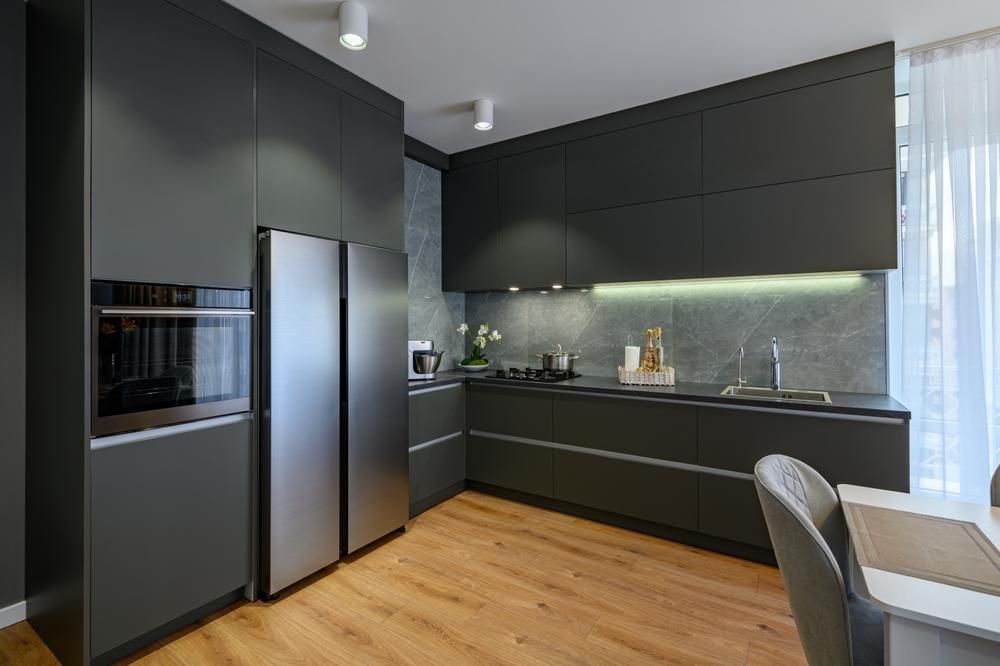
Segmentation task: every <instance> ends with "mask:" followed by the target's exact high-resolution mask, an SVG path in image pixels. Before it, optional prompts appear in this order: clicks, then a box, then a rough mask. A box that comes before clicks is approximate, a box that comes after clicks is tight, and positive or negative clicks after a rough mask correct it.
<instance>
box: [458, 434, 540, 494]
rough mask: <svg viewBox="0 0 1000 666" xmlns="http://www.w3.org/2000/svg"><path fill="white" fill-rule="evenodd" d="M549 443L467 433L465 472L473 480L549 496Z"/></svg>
mask: <svg viewBox="0 0 1000 666" xmlns="http://www.w3.org/2000/svg"><path fill="white" fill-rule="evenodd" d="M552 455H553V451H552V448H551V447H548V446H541V445H539V444H527V443H524V442H517V441H511V440H509V439H500V438H496V437H489V436H487V435H473V434H470V435H469V438H468V444H467V447H466V456H467V458H466V474H467V475H468V478H469V479H470V480H472V481H478V482H480V483H488V484H489V485H491V486H498V487H500V488H508V489H510V490H519V491H521V492H523V493H530V494H532V495H538V496H540V497H552V496H553V493H552Z"/></svg>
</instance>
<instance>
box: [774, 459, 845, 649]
mask: <svg viewBox="0 0 1000 666" xmlns="http://www.w3.org/2000/svg"><path fill="white" fill-rule="evenodd" d="M754 483H755V485H756V486H757V495H758V496H759V497H760V505H761V508H762V509H763V511H764V519H765V520H766V521H767V531H768V533H769V534H770V535H771V544H772V545H773V546H774V554H775V557H776V558H777V560H778V568H779V569H780V570H781V577H782V579H783V580H784V581H785V588H786V590H787V592H788V598H789V602H790V604H791V607H792V616H793V617H794V618H795V627H796V629H797V630H798V632H799V638H800V639H801V641H802V647H803V649H804V650H805V653H806V658H807V659H808V660H809V663H810V664H811V665H812V666H817V665H826V664H830V665H836V666H850V664H851V663H852V659H853V655H852V651H851V622H850V615H849V612H848V606H847V589H846V587H845V585H844V580H845V578H844V577H845V572H846V566H847V547H846V528H845V526H844V515H843V511H842V510H841V507H840V500H839V499H838V498H837V493H836V492H834V490H833V488H831V487H830V484H828V483H827V482H826V480H825V479H823V477H822V476H820V475H819V473H818V472H817V471H816V470H814V469H813V468H811V467H809V466H808V465H806V464H805V463H803V462H801V461H799V460H795V459H794V458H789V457H788V456H781V455H771V456H767V457H766V458H762V459H761V460H760V461H759V462H758V463H757V466H756V467H755V468H754Z"/></svg>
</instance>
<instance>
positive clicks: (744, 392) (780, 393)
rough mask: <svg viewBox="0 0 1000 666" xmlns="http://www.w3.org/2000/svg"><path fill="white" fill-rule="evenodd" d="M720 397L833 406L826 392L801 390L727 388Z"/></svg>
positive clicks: (751, 387)
mask: <svg viewBox="0 0 1000 666" xmlns="http://www.w3.org/2000/svg"><path fill="white" fill-rule="evenodd" d="M722 395H730V396H732V397H734V398H764V399H765V400H794V401H797V402H822V403H825V404H827V405H830V404H833V401H832V400H830V394H829V393H827V392H826V391H805V390H802V389H778V390H777V391H775V390H774V389H769V388H764V387H762V386H727V387H726V388H725V389H724V390H723V391H722Z"/></svg>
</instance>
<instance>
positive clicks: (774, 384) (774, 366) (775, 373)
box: [771, 337, 781, 391]
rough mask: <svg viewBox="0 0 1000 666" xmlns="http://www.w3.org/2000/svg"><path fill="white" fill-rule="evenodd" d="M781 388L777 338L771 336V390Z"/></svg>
mask: <svg viewBox="0 0 1000 666" xmlns="http://www.w3.org/2000/svg"><path fill="white" fill-rule="evenodd" d="M780 389H781V361H780V360H779V359H778V338H774V337H773V338H771V390H772V391H777V390H780Z"/></svg>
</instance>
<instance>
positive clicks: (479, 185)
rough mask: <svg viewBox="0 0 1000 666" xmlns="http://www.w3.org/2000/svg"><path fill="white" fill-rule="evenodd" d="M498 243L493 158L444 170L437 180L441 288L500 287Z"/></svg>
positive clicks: (495, 168) (456, 289) (494, 162)
mask: <svg viewBox="0 0 1000 666" xmlns="http://www.w3.org/2000/svg"><path fill="white" fill-rule="evenodd" d="M498 247H499V208H498V203H497V163H496V160H493V161H490V162H483V163H482V164H473V165H472V166H467V167H462V168H460V169H452V170H451V171H446V172H445V173H444V177H443V178H442V216H441V264H442V265H441V288H442V289H444V290H445V291H485V290H489V289H500V288H501V285H502V284H503V282H502V280H501V277H500V254H499V251H498ZM508 286H510V285H508Z"/></svg>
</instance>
